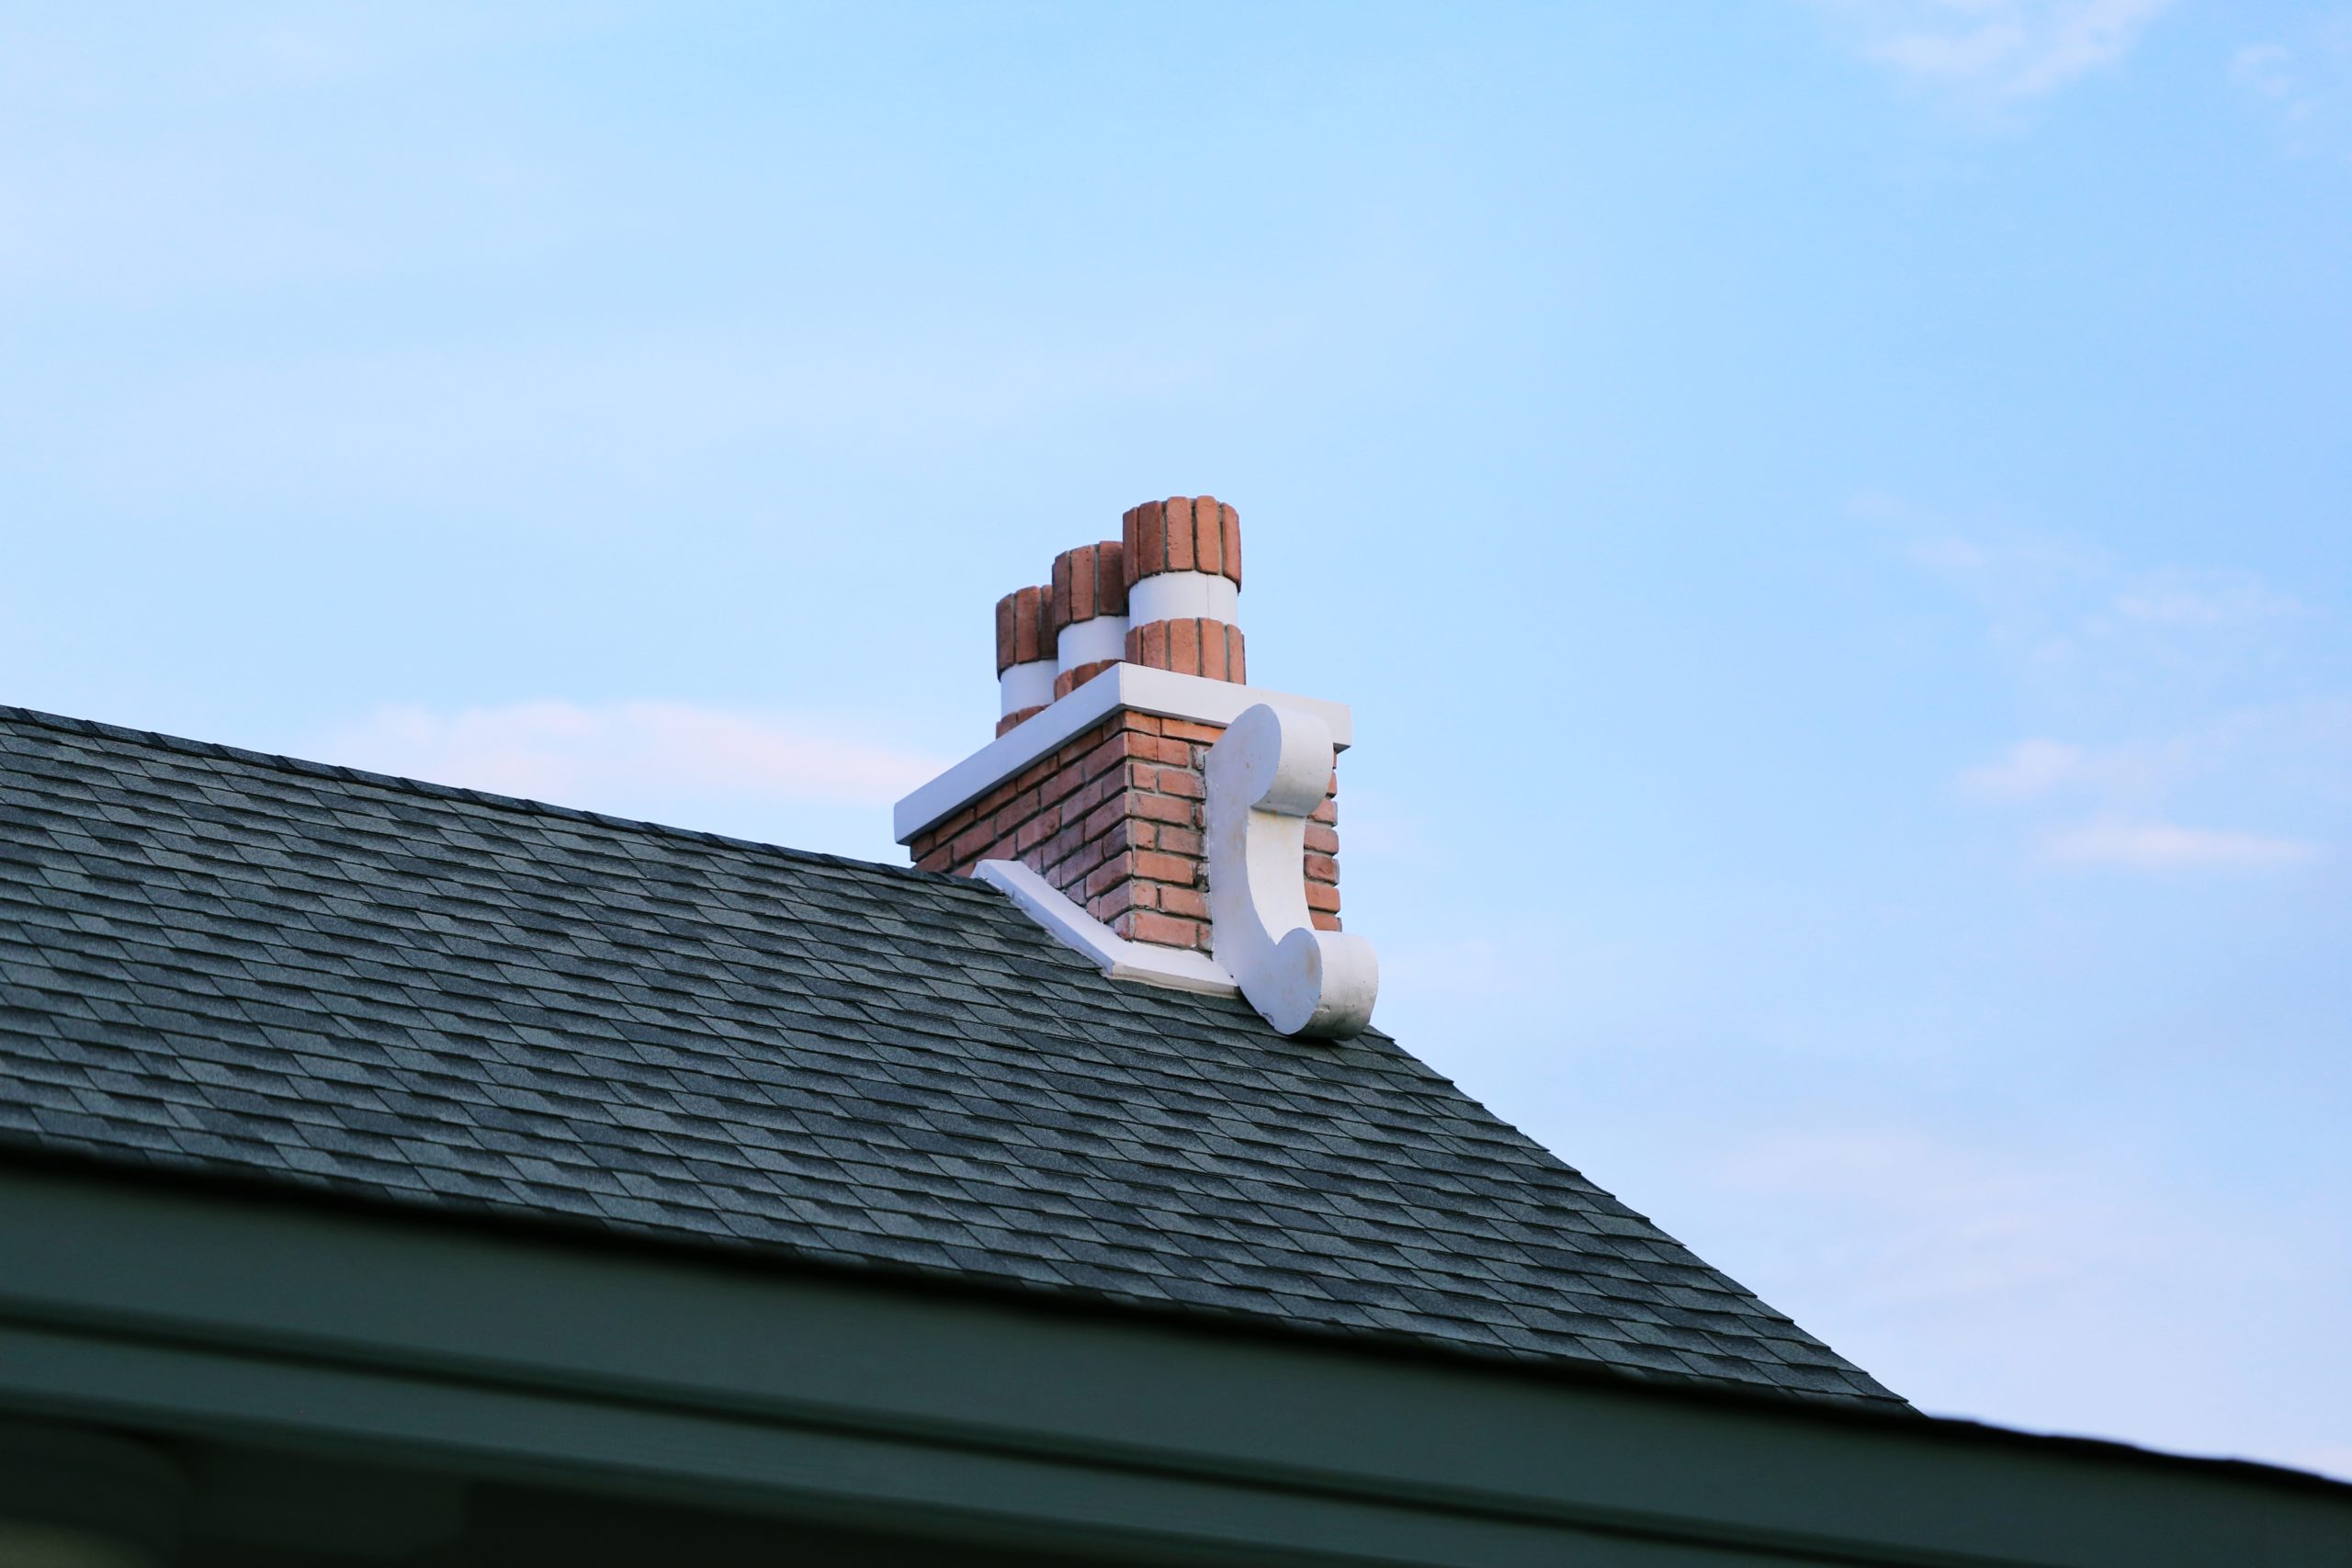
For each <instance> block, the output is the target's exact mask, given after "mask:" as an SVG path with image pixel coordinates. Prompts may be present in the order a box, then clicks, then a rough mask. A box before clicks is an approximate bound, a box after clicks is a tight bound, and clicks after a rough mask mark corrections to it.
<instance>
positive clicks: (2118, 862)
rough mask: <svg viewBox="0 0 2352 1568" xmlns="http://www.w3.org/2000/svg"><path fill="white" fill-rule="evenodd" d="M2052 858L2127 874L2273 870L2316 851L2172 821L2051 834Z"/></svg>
mask: <svg viewBox="0 0 2352 1568" xmlns="http://www.w3.org/2000/svg"><path fill="white" fill-rule="evenodd" d="M2048 849H2049V852H2050V855H2051V857H2052V859H2054V860H2058V861H2061V862H2064V863H2069V864H2074V865H2085V866H2107V867H2113V868H2117V869H2120V870H2126V871H2275V870H2279V869H2282V868H2284V867H2288V866H2294V865H2301V864H2303V863H2306V862H2308V861H2311V860H2313V859H2316V858H2317V857H2318V855H2319V853H2320V846H2319V845H2318V844H2316V843H2313V842H2312V841H2310V840H2305V839H2286V838H2276V837H2273V836H2271V835H2269V834H2266V833H2245V832H2239V831H2235V830H2233V829H2210V828H2187V827H2182V826H2180V825H2179V824H2177V823H2172V822H2094V823H2090V824H2087V825H2086V826H2083V827H2079V828H2069V829H2064V831H2062V832H2059V833H2056V834H2054V835H2052V837H2051V839H2050V840H2049V843H2048Z"/></svg>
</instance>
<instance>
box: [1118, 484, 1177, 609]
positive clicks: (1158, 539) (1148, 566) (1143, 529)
mask: <svg viewBox="0 0 2352 1568" xmlns="http://www.w3.org/2000/svg"><path fill="white" fill-rule="evenodd" d="M1134 515H1135V525H1134V528H1133V531H1132V532H1129V533H1128V534H1127V535H1126V536H1125V544H1126V552H1125V559H1124V565H1125V577H1126V580H1127V586H1129V587H1130V588H1132V587H1134V586H1135V581H1136V578H1138V577H1141V576H1143V575H1144V574H1145V573H1147V572H1154V571H1159V570H1165V568H1166V567H1167V565H1168V508H1167V506H1166V504H1165V503H1164V502H1157V501H1147V502H1144V503H1143V504H1142V505H1141V506H1138V507H1136V510H1135V513H1134Z"/></svg>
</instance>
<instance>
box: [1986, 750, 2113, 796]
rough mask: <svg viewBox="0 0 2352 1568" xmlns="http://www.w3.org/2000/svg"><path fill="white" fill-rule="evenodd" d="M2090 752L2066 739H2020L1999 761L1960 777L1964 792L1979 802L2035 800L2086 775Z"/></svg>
mask: <svg viewBox="0 0 2352 1568" xmlns="http://www.w3.org/2000/svg"><path fill="white" fill-rule="evenodd" d="M2088 761H2089V753H2088V752H2086V750H2084V749H2083V748H2082V747H2080V746H2072V745H2069V744H2067V743H2066V742H2065V741H2063V740H2020V741H2018V743H2017V744H2016V745H2015V746H2012V747H2010V748H2009V750H2008V754H2007V756H2005V757H2003V758H2001V759H2000V760H1999V761H1993V762H1985V763H1981V764H1979V765H1978V766H1976V767H1973V768H1970V769H1968V770H1967V771H1966V772H1964V773H1962V774H1961V775H1960V791H1961V793H1962V795H1969V796H1971V797H1973V798H1974V799H1977V800H2032V799H2036V798H2039V797H2040V796H2042V795H2049V794H2051V793H2052V792H2053V791H2055V790H2059V789H2063V788H2064V787H2065V786H2067V785H2069V784H2074V783H2075V782H2077V781H2078V780H2080V779H2081V778H2082V776H2083V773H2084V771H2085V768H2086V764H2087V762H2088Z"/></svg>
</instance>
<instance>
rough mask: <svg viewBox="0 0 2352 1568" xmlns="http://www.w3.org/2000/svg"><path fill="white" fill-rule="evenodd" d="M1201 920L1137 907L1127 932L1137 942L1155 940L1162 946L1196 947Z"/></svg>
mask: <svg viewBox="0 0 2352 1568" xmlns="http://www.w3.org/2000/svg"><path fill="white" fill-rule="evenodd" d="M1201 931H1202V927H1201V922H1200V921H1198V920H1187V919H1180V918H1178V917H1176V916H1173V915H1163V914H1161V913H1159V911H1158V910H1156V909H1137V910H1136V911H1135V912H1134V919H1133V920H1132V921H1131V922H1130V924H1129V928H1128V933H1129V934H1130V935H1131V936H1133V937H1134V938H1135V940H1136V941H1137V942H1158V943H1159V944H1160V945H1161V946H1162V947H1198V946H1200V945H1201Z"/></svg>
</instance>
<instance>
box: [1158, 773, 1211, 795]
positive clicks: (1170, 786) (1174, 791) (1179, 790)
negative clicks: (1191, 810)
mask: <svg viewBox="0 0 2352 1568" xmlns="http://www.w3.org/2000/svg"><path fill="white" fill-rule="evenodd" d="M1153 784H1154V785H1155V787H1157V788H1158V789H1159V793H1160V794H1162V795H1182V796H1183V797H1184V798H1185V799H1187V800H1198V799H1200V798H1201V797H1202V796H1203V795H1204V794H1206V793H1207V791H1206V789H1205V788H1204V785H1203V784H1202V783H1201V776H1200V775H1199V774H1198V773H1194V772H1193V770H1192V769H1190V768H1161V769H1159V771H1158V772H1157V773H1155V774H1154V775H1153Z"/></svg>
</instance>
